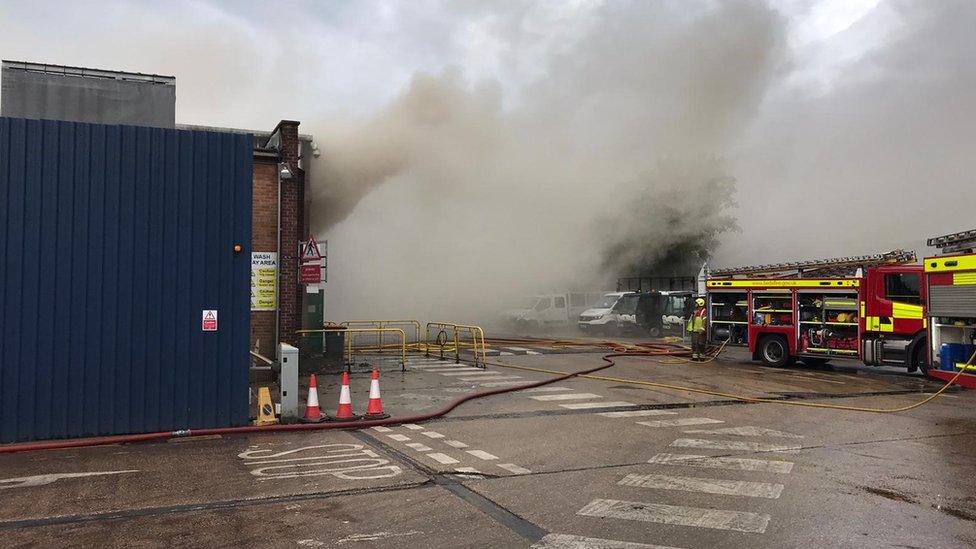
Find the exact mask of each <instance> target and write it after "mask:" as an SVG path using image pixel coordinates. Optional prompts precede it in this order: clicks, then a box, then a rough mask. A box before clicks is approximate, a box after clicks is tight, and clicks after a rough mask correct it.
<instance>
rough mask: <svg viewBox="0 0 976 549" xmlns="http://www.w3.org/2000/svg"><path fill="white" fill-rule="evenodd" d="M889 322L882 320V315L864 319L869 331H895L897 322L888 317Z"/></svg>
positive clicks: (865, 326) (865, 327) (866, 328)
mask: <svg viewBox="0 0 976 549" xmlns="http://www.w3.org/2000/svg"><path fill="white" fill-rule="evenodd" d="M883 318H885V319H887V320H888V322H882V321H881V319H882V317H880V316H869V317H866V318H865V319H864V329H865V330H867V331H869V332H894V331H895V324H894V323H893V322H892V321H891V319H890V318H888V317H883Z"/></svg>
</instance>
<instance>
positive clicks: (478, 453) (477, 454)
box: [467, 450, 498, 461]
mask: <svg viewBox="0 0 976 549" xmlns="http://www.w3.org/2000/svg"><path fill="white" fill-rule="evenodd" d="M467 452H468V453H469V454H471V455H472V456H474V457H476V458H478V459H483V460H485V461H488V460H492V459H498V456H495V455H492V454H489V453H488V452H486V451H484V450H467Z"/></svg>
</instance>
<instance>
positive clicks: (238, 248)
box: [234, 244, 244, 254]
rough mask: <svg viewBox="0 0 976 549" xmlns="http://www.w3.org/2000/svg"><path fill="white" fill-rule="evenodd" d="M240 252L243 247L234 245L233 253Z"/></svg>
mask: <svg viewBox="0 0 976 549" xmlns="http://www.w3.org/2000/svg"><path fill="white" fill-rule="evenodd" d="M242 251H244V246H241V245H240V244H234V253H235V254H239V253H241V252H242Z"/></svg>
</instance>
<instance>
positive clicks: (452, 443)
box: [444, 440, 468, 448]
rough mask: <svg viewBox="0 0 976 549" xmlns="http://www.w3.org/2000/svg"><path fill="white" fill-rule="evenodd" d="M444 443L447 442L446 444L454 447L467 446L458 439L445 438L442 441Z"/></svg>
mask: <svg viewBox="0 0 976 549" xmlns="http://www.w3.org/2000/svg"><path fill="white" fill-rule="evenodd" d="M444 444H447V445H448V446H453V447H455V448H467V447H468V445H467V444H465V443H463V442H461V441H460V440H445V441H444Z"/></svg>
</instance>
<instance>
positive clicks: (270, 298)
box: [251, 252, 278, 311]
mask: <svg viewBox="0 0 976 549" xmlns="http://www.w3.org/2000/svg"><path fill="white" fill-rule="evenodd" d="M277 282H278V253H277V252H251V310H252V311H273V310H275V308H277V306H278V285H277Z"/></svg>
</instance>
